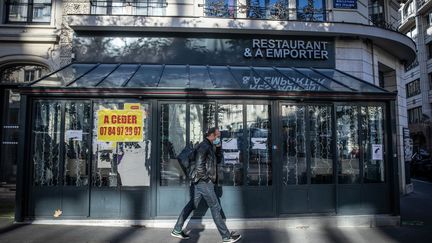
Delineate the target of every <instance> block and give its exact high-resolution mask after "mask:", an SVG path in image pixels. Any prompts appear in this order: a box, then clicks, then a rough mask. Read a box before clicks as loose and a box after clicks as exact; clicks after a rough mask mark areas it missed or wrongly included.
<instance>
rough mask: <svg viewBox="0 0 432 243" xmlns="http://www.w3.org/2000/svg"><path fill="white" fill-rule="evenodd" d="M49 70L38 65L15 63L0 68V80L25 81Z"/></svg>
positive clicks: (10, 81)
mask: <svg viewBox="0 0 432 243" xmlns="http://www.w3.org/2000/svg"><path fill="white" fill-rule="evenodd" d="M48 72H49V70H48V69H47V68H46V67H43V66H39V65H28V64H16V65H7V66H4V67H2V68H0V82H5V83H25V82H30V81H34V80H36V79H38V78H40V77H42V76H44V75H46V74H48Z"/></svg>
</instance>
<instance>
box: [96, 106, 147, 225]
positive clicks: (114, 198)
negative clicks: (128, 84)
mask: <svg viewBox="0 0 432 243" xmlns="http://www.w3.org/2000/svg"><path fill="white" fill-rule="evenodd" d="M150 124H151V109H150V105H149V104H148V103H145V102H142V101H139V100H118V99H116V100H112V101H110V100H105V101H95V102H94V103H93V140H92V152H93V162H92V184H91V190H92V192H91V200H90V202H91V203H90V214H91V216H92V217H95V218H98V217H108V218H113V217H119V218H123V219H144V218H149V217H150V212H151V206H150V205H151V203H150V202H151V183H150V182H151V180H150V178H151V148H152V140H151V129H150Z"/></svg>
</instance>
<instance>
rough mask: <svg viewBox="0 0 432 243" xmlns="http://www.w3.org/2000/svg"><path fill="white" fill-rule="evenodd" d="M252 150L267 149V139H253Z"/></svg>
mask: <svg viewBox="0 0 432 243" xmlns="http://www.w3.org/2000/svg"><path fill="white" fill-rule="evenodd" d="M251 143H252V149H264V150H265V149H267V138H251Z"/></svg>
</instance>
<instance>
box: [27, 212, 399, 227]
mask: <svg viewBox="0 0 432 243" xmlns="http://www.w3.org/2000/svg"><path fill="white" fill-rule="evenodd" d="M175 222H176V220H174V219H170V220H164V219H155V220H69V219H60V220H53V219H38V220H28V221H25V222H24V224H48V225H80V226H107V227H130V226H143V227H149V228H172V227H173V226H174V224H175ZM226 223H227V226H228V228H231V229H256V228H266V227H272V228H275V229H276V228H297V227H310V228H320V227H379V226H397V225H399V224H400V217H399V216H391V215H384V214H382V215H355V216H298V217H297V216H296V217H284V218H266V219H261V218H251V219H247V220H245V219H227V221H226ZM186 224H187V225H188V226H189V227H193V228H206V229H215V228H216V226H215V224H214V222H213V220H212V219H211V218H210V219H208V218H206V219H191V220H189V221H188V222H186Z"/></svg>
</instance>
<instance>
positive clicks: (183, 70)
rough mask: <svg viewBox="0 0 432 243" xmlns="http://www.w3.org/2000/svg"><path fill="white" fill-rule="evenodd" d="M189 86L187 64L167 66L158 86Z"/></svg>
mask: <svg viewBox="0 0 432 243" xmlns="http://www.w3.org/2000/svg"><path fill="white" fill-rule="evenodd" d="M188 86H189V68H188V67H186V66H185V65H169V66H165V69H164V72H163V73H162V77H161V79H160V82H159V84H158V87H180V88H186V87H188Z"/></svg>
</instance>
